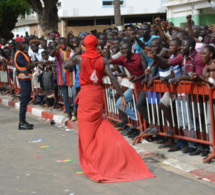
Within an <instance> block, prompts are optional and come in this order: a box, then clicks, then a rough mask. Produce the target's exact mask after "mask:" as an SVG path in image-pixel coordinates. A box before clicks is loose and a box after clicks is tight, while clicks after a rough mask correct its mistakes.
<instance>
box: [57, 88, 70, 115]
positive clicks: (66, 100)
mask: <svg viewBox="0 0 215 195" xmlns="http://www.w3.org/2000/svg"><path fill="white" fill-rule="evenodd" d="M60 89H61V93H62V95H63V101H64V105H65V107H66V113H71V107H70V102H69V91H68V86H65V85H62V86H60Z"/></svg>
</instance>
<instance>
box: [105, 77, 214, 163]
mask: <svg viewBox="0 0 215 195" xmlns="http://www.w3.org/2000/svg"><path fill="white" fill-rule="evenodd" d="M124 83H126V82H124ZM122 85H123V89H124V90H125V89H127V88H128V87H129V86H130V87H131V86H132V85H131V84H127V86H126V85H125V84H122ZM110 88H111V89H112V91H115V90H114V88H113V86H112V85H111V84H110V82H109V81H108V80H107V79H105V80H104V91H105V99H104V102H105V113H106V117H107V119H109V120H112V121H120V120H121V119H120V118H119V114H118V112H117V109H116V106H115V103H116V102H115V100H114V99H112V100H110V94H108V89H110ZM133 88H134V87H133ZM143 90H145V91H149V92H157V97H156V98H157V100H156V101H155V102H156V104H155V107H156V109H155V111H152V110H151V112H150V113H149V111H150V109H149V108H151V106H152V105H151V104H149V103H148V102H149V98H150V97H148V96H147V97H146V99H147V108H148V109H147V110H146V112H148V114H149V118H150V119H149V121H148V123H147V122H146V121H143V120H142V118H141V116H140V114H139V113H137V116H138V128H139V129H140V135H139V136H137V137H136V138H135V139H134V141H133V144H135V143H137V142H140V141H141V140H142V138H144V137H147V136H148V135H147V134H144V130H145V129H146V128H147V126H146V124H149V125H152V126H157V127H158V133H157V135H161V136H169V137H174V138H178V139H183V140H187V141H192V142H197V143H201V144H207V145H210V146H212V148H213V151H212V153H210V155H209V156H208V157H207V158H205V159H204V162H209V161H210V160H211V159H212V158H214V157H215V124H214V107H215V106H214V104H213V100H215V91H214V89H213V88H211V87H210V86H208V85H205V84H202V83H194V82H190V81H182V82H180V84H179V85H170V86H169V88H168V87H167V86H166V84H165V83H160V81H154V84H153V86H152V87H151V88H150V89H147V88H146V86H144V87H143ZM165 92H169V94H170V95H169V97H170V98H169V99H170V108H171V116H172V119H173V132H174V135H168V134H167V131H168V130H169V129H170V126H169V123H168V121H167V120H166V119H165V116H164V114H163V112H162V111H161V110H160V109H159V98H158V96H159V95H160V97H162V95H163V94H164V93H165ZM113 93H115V92H113ZM133 93H134V95H135V99H134V100H133V104H134V107H136V106H135V102H136V100H137V93H136V90H135V89H133ZM147 93H148V92H147ZM178 105H179V106H178ZM207 107H208V108H207ZM134 109H136V108H134ZM180 109H182V110H181V112H180V113H179V112H178V111H179V110H180ZM208 109H209V110H208ZM183 113H184V114H183ZM208 113H209V114H208ZM207 115H208V116H207ZM209 115H210V116H209ZM150 116H151V117H150ZM155 117H157V121H155ZM179 118H182V120H181V121H182V123H183V125H182V126H181V127H182V129H181V128H180V125H179V124H180V123H181V122H179ZM209 118H210V121H211V122H210V124H209V122H208V121H209V120H208V119H209ZM132 124H133V121H131V120H129V125H132ZM143 124H144V125H143Z"/></svg>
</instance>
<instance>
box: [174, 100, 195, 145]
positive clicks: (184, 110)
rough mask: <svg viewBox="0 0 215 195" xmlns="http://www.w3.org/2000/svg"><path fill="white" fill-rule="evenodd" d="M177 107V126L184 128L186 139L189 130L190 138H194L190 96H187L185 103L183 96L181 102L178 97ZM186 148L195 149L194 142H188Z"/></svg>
mask: <svg viewBox="0 0 215 195" xmlns="http://www.w3.org/2000/svg"><path fill="white" fill-rule="evenodd" d="M177 107H178V113H177V116H178V123H179V126H180V127H185V130H186V136H187V137H190V136H189V131H188V130H190V131H191V137H192V138H195V133H194V123H193V117H192V116H193V114H192V107H191V98H190V96H188V100H187V102H186V101H185V96H182V100H180V97H178V98H177ZM182 116H183V117H182ZM183 121H184V122H183ZM188 146H189V147H192V148H195V147H196V142H192V141H188Z"/></svg>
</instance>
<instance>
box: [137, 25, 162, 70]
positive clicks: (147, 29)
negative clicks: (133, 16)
mask: <svg viewBox="0 0 215 195" xmlns="http://www.w3.org/2000/svg"><path fill="white" fill-rule="evenodd" d="M140 33H141V35H142V36H143V37H141V38H140V39H138V38H136V36H135V37H134V38H135V40H136V53H142V52H143V47H145V46H148V47H151V42H152V40H153V39H155V38H160V37H159V36H157V35H151V34H150V33H151V26H150V25H149V24H147V23H143V24H142V25H141V27H140ZM145 59H146V62H147V66H149V65H150V64H151V63H152V62H153V59H152V58H149V57H147V56H145Z"/></svg>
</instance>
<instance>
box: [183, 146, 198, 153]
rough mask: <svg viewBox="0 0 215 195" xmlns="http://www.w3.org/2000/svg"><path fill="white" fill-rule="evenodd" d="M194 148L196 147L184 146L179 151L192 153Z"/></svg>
mask: <svg viewBox="0 0 215 195" xmlns="http://www.w3.org/2000/svg"><path fill="white" fill-rule="evenodd" d="M195 150H196V148H191V147H184V148H182V149H181V151H182V152H183V153H192V152H194V151H195Z"/></svg>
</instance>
